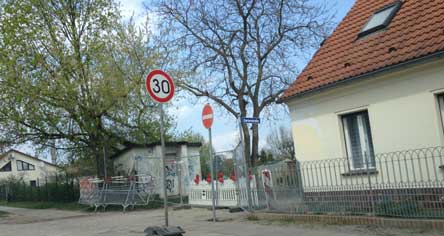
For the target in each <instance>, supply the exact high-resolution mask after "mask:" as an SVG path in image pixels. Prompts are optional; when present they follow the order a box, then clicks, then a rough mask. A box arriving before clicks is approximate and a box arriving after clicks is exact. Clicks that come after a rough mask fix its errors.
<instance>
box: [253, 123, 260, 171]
mask: <svg viewBox="0 0 444 236" xmlns="http://www.w3.org/2000/svg"><path fill="white" fill-rule="evenodd" d="M258 155H259V125H258V124H253V137H252V149H251V166H252V167H254V166H255V165H256V160H257V159H258Z"/></svg>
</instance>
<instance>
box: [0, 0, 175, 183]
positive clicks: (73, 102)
mask: <svg viewBox="0 0 444 236" xmlns="http://www.w3.org/2000/svg"><path fill="white" fill-rule="evenodd" d="M162 55H163V54H162V52H161V49H159V48H157V47H154V46H153V41H152V34H151V32H150V29H149V27H147V26H146V27H144V28H136V27H135V26H134V23H133V22H132V21H130V22H129V23H123V21H122V20H121V17H120V13H119V11H118V9H117V5H116V3H115V2H114V1H112V0H94V1H83V0H70V1H65V0H52V1H44V0H23V1H14V0H5V1H2V4H1V5H0V89H1V91H2V94H1V99H0V108H1V109H0V128H1V129H0V138H1V142H5V143H12V144H18V143H25V142H32V143H33V144H36V145H38V146H40V147H43V148H46V147H53V146H55V147H56V148H57V149H58V150H59V151H61V152H63V153H64V154H66V156H67V157H68V158H70V160H72V161H73V160H74V159H76V158H80V157H83V158H90V157H94V159H95V165H96V168H97V173H98V174H100V170H101V169H102V168H100V163H101V160H102V159H103V158H102V157H103V156H102V155H103V147H106V148H107V150H108V152H109V153H112V152H113V151H115V150H116V149H117V148H118V147H119V146H122V145H126V144H130V143H144V142H148V141H151V140H157V139H158V137H159V130H158V127H159V125H158V116H157V115H156V113H157V112H155V111H156V110H155V109H157V107H156V105H155V104H154V103H153V102H151V101H150V100H149V99H148V98H147V95H146V94H145V91H144V90H145V89H144V81H143V80H144V77H145V75H146V74H147V72H148V71H149V70H150V69H153V68H159V67H160V68H162V63H163V62H165V60H164V59H165V58H164V57H163V56H162ZM170 123H171V120H169V123H168V124H167V127H169V126H170Z"/></svg>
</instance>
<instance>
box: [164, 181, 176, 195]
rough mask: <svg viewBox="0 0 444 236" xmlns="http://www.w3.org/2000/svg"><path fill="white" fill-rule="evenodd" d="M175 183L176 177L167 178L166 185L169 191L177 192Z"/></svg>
mask: <svg viewBox="0 0 444 236" xmlns="http://www.w3.org/2000/svg"><path fill="white" fill-rule="evenodd" d="M174 186H175V184H174V179H167V180H166V183H165V187H166V189H167V191H168V192H169V193H172V192H175V187H174Z"/></svg>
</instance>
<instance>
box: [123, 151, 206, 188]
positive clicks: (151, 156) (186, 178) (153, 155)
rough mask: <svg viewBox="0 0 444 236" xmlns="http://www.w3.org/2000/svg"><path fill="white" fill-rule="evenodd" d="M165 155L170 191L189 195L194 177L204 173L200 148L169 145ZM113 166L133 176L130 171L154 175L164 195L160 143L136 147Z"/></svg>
mask: <svg viewBox="0 0 444 236" xmlns="http://www.w3.org/2000/svg"><path fill="white" fill-rule="evenodd" d="M165 154H166V158H167V163H166V168H165V170H166V172H165V173H166V180H167V192H168V194H169V195H178V194H179V193H182V195H188V193H189V191H190V186H191V183H192V182H193V180H194V177H195V176H196V175H197V174H199V175H201V168H200V157H199V147H189V146H187V145H179V146H167V147H166V150H165ZM114 168H115V170H116V173H119V174H121V175H130V174H131V171H133V170H136V171H137V173H138V174H149V175H151V176H153V177H154V178H155V179H156V193H158V194H159V195H161V196H163V191H162V172H161V170H162V169H161V168H162V159H161V147H160V146H154V147H151V148H133V149H131V150H129V151H127V152H125V153H123V154H122V155H120V156H118V157H116V158H115V159H114ZM179 176H181V179H180V180H179ZM180 189H181V190H180Z"/></svg>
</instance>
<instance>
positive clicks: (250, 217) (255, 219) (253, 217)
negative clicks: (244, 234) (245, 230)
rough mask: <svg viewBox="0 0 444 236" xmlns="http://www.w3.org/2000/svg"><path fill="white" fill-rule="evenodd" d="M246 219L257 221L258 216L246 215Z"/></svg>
mask: <svg viewBox="0 0 444 236" xmlns="http://www.w3.org/2000/svg"><path fill="white" fill-rule="evenodd" d="M247 220H249V221H258V220H259V217H257V216H256V215H248V216H247Z"/></svg>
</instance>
